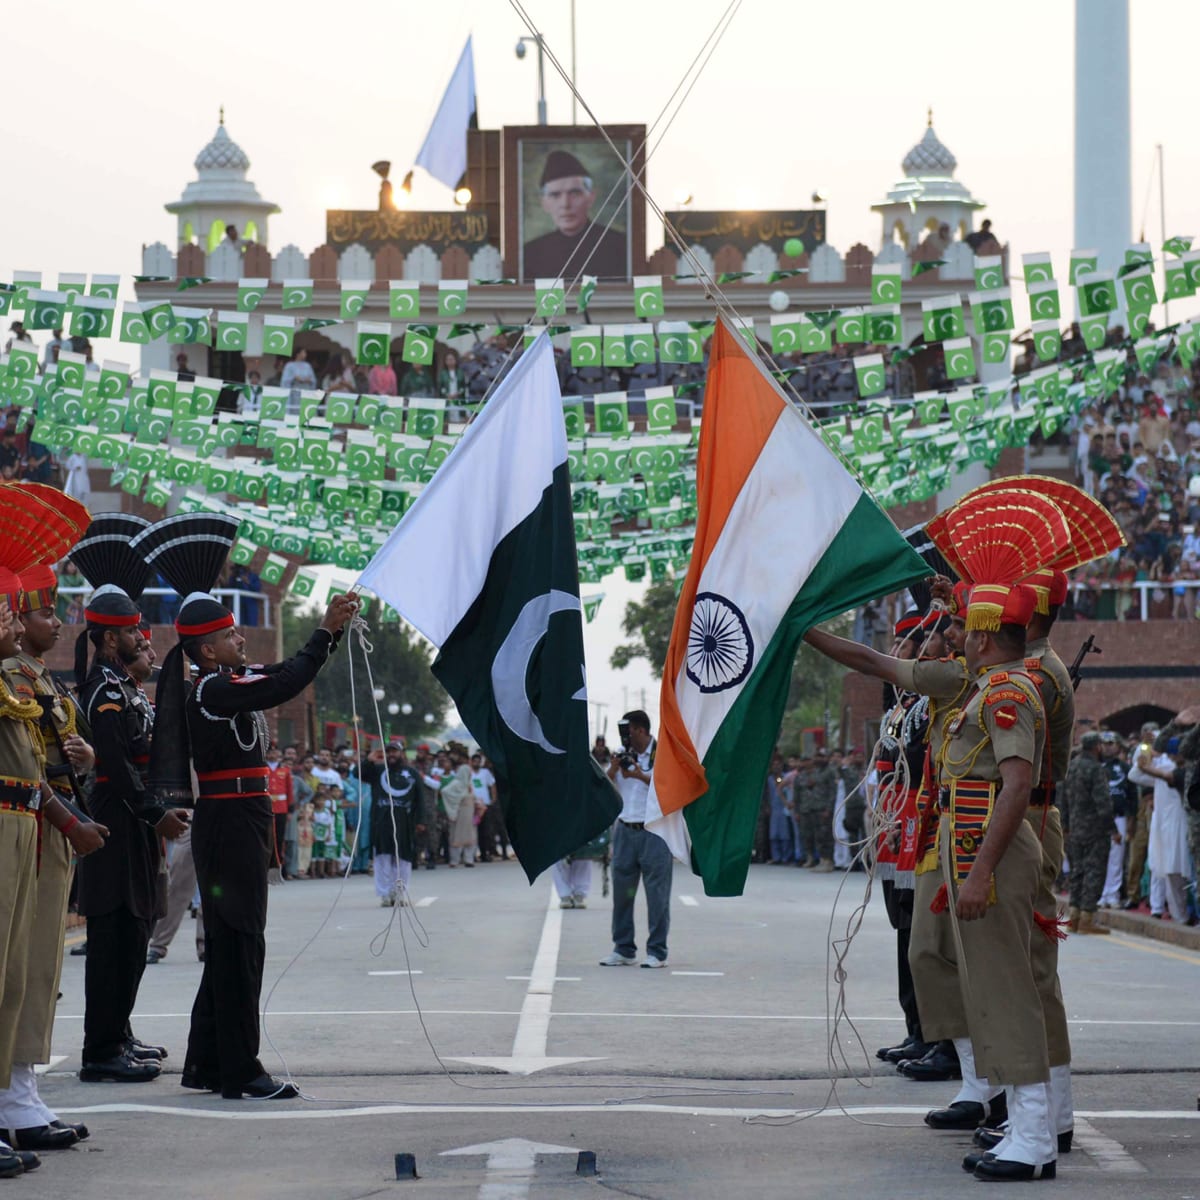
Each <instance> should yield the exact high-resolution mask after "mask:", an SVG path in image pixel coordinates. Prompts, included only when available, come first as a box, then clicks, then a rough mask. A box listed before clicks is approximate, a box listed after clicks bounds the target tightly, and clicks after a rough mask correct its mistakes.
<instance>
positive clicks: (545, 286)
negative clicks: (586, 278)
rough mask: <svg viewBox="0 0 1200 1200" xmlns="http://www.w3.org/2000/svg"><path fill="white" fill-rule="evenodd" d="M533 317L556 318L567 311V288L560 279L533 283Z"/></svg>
mask: <svg viewBox="0 0 1200 1200" xmlns="http://www.w3.org/2000/svg"><path fill="white" fill-rule="evenodd" d="M533 294H534V297H535V301H534V302H535V305H536V308H535V313H534V315H535V316H539V317H558V316H561V315H562V314H563V313H564V312H566V311H567V288H566V285H565V284H564V283H563V281H562V280H561V279H537V280H535V281H534V285H533Z"/></svg>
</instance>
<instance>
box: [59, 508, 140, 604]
mask: <svg viewBox="0 0 1200 1200" xmlns="http://www.w3.org/2000/svg"><path fill="white" fill-rule="evenodd" d="M149 525H150V522H149V521H147V520H146V519H145V517H135V516H134V515H133V513H105V514H104V515H103V516H99V517H95V518H93V520H92V523H91V524H90V525H89V526H88V527H87V532H86V533H85V534H84V535H83V539H82V540H81V541H79V542H77V543H76V545H75V548H74V549H73V550H72V551H71V561H72V562H73V563H74V564H75V565H76V566H77V567H78V568H79V570H80V572H81V573H82V575H83V577H84V579H86V580H87V581H88V583H90V584H91V585H92V587H94V588H100V587H106V586H107V587H112V588H119V589H120V590H121V591H122V592H124V593H125V595H127V596H128V597H129V598H130V599H131V600H136V599H137V598H138V597H139V596H140V595H141V594H142V592H143V591H145V588H146V585H147V584H148V583H149V582H150V576H151V570H150V568H149V567H148V566H147V565H146V560H145V559H144V558H143V557H142V556H141V555H140V554H138V553H137V552H136V551H135V550H134V549H133V548H132V546H131V545H130V543H131V542H132V541H133V539H134V538H136V537H137V536H138V535H139V534H140V533H142V532H143V531H144V530H145V529H147V528H148V527H149Z"/></svg>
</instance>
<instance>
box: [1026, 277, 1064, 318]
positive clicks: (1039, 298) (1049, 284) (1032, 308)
mask: <svg viewBox="0 0 1200 1200" xmlns="http://www.w3.org/2000/svg"><path fill="white" fill-rule="evenodd" d="M1026 290H1027V292H1028V294H1029V316H1030V319H1031V320H1033V321H1057V320H1060V319H1061V317H1062V310H1061V309H1060V307H1059V303H1058V284H1057V283H1056V282H1055V281H1054V280H1053V279H1039V280H1034V281H1033V282H1032V283H1030V284H1029V285H1028V287H1027V289H1026Z"/></svg>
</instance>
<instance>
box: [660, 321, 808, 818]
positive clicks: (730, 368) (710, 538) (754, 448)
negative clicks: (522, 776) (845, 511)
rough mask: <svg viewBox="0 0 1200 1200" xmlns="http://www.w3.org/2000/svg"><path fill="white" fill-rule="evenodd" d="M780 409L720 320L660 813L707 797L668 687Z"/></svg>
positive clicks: (674, 640) (663, 703)
mask: <svg viewBox="0 0 1200 1200" xmlns="http://www.w3.org/2000/svg"><path fill="white" fill-rule="evenodd" d="M786 403H787V401H786V400H784V399H783V397H782V396H781V395H780V393H779V392H778V391H777V390H776V389H775V388H774V387H773V386H772V384H771V381H770V379H769V378H768V377H766V376H764V374H763V372H762V371H761V370H760V369H759V367H758V366H757V365H756V364H755V363H754V362H753V360H752V359H751V358H750V351H749V349H748V348H747V346H746V344H745V342H744V341H743V340H742V338H741V337H740V336H739V335H738V334H737V333H735V332H734V331H733V330H732V329H730V328H729V326H728V325H727V324H726V323H725V320H724V318H721V319H719V320H718V322H717V327H716V331H715V332H714V334H713V339H712V345H711V347H710V349H709V358H708V377H707V380H706V383H705V388H704V413H703V416H702V419H701V423H700V446H699V452H698V454H697V458H696V498H697V511H696V536H695V540H694V541H693V542H692V560H691V563H690V565H689V567H688V573H687V577H686V578H685V579H684V581H683V588H682V590H681V591H680V593H679V603H678V604H677V605H676V606H675V622H674V624H673V625H672V627H671V642H670V645H669V646H668V648H667V661H666V664H665V665H664V667H663V681H662V695H661V698H660V701H659V738H658V752H657V754H656V755H655V759H654V790H655V792H656V794H657V796H658V802H659V806H660V807H661V808H662V811H663V812H664V813H669V812H677V811H678V810H679V809H681V808H683V807H685V806H686V805H688V804H690V803H691V802H692V801H693V800H695V799H697V798H698V797H700V796H703V795H704V793H705V792H706V791H707V790H708V781H707V779H706V777H705V774H704V765H703V764H702V763H701V762H700V759H699V757H698V756H697V754H696V748H695V746H693V744H692V739H691V737H690V736H689V734H688V731H687V726H686V725H685V724H684V720H683V715H682V714H681V713H680V711H679V701H678V700H677V698H676V696H675V681H676V680H677V679H678V678H679V673H680V671H681V670H682V669H683V663H684V658H685V657H686V655H687V644H688V633H689V631H690V629H691V622H692V609H693V608H694V607H695V604H696V593H697V591H698V590H699V584H700V577H701V575H703V573H704V567H705V564H706V563H707V562H708V558H709V555H710V554H711V553H712V551H713V548H714V547H715V546H716V544H717V542H718V541H719V540H720V538H721V534H722V532H723V530H724V529H725V523H726V521H728V519H729V514H730V511H731V510H732V509H733V505H734V503H735V501H736V500H737V498H738V496H739V494H740V493H741V490H742V487H743V486H744V485H745V482H746V480H747V479H748V478H749V476H750V473H751V472H752V471H753V470H754V465H755V463H756V462H757V461H758V458H759V455H760V454H761V453H762V450H763V447H764V446H765V445H766V444H767V439H768V438H769V437H770V436H771V432H772V430H773V429H774V428H775V425H776V423H777V422H778V420H779V417H780V415H781V414H782V413H783V411H784V406H785V404H786Z"/></svg>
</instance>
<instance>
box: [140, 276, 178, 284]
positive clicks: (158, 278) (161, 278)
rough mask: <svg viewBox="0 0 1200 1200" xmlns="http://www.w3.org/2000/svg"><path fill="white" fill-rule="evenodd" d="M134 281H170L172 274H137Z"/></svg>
mask: <svg viewBox="0 0 1200 1200" xmlns="http://www.w3.org/2000/svg"><path fill="white" fill-rule="evenodd" d="M133 282H134V283H170V282H171V277H170V275H135V276H134V277H133Z"/></svg>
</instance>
